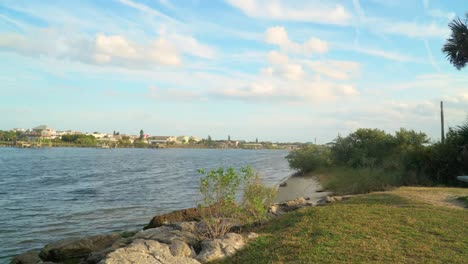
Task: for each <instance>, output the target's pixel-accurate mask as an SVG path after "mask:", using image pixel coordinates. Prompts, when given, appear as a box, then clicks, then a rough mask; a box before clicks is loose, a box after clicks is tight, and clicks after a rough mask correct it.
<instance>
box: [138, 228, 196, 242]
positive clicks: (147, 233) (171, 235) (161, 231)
mask: <svg viewBox="0 0 468 264" xmlns="http://www.w3.org/2000/svg"><path fill="white" fill-rule="evenodd" d="M134 238H135V239H138V238H139V239H146V240H156V241H159V242H162V243H166V244H171V243H172V242H173V241H175V240H180V241H183V242H185V243H187V244H189V245H191V246H197V245H198V244H199V242H200V241H199V239H198V236H197V235H196V234H194V233H192V232H188V231H181V230H177V229H175V228H174V227H172V226H160V227H157V228H151V229H147V230H143V231H140V232H138V233H136V235H135V236H134Z"/></svg>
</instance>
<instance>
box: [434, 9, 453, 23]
mask: <svg viewBox="0 0 468 264" xmlns="http://www.w3.org/2000/svg"><path fill="white" fill-rule="evenodd" d="M427 13H428V14H429V15H430V16H431V17H433V18H438V19H442V20H443V21H449V20H452V19H454V18H455V16H456V14H455V13H454V12H444V11H442V10H440V9H429V10H428V11H427Z"/></svg>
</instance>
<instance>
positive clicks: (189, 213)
mask: <svg viewBox="0 0 468 264" xmlns="http://www.w3.org/2000/svg"><path fill="white" fill-rule="evenodd" d="M200 218H201V215H200V211H199V210H198V209H197V208H188V209H182V210H177V211H173V212H171V213H168V214H163V215H157V216H155V217H153V219H151V221H150V222H149V223H148V224H147V225H146V226H145V227H144V228H143V229H144V230H146V229H149V228H155V227H160V226H162V225H166V224H171V223H176V222H182V221H199V220H200Z"/></svg>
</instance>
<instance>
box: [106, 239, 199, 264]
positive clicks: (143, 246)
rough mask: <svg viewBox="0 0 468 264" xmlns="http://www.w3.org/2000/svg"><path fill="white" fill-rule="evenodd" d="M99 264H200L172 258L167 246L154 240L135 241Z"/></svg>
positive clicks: (184, 258) (190, 259)
mask: <svg viewBox="0 0 468 264" xmlns="http://www.w3.org/2000/svg"><path fill="white" fill-rule="evenodd" d="M99 263H100V264H134V263H138V264H169V263H171V264H200V262H198V261H197V260H195V259H192V258H187V257H174V256H173V255H172V254H171V251H170V249H169V246H168V245H166V244H163V243H159V242H158V241H155V240H143V239H136V240H135V241H133V243H132V244H130V245H129V246H127V247H124V248H119V249H117V250H116V251H114V252H112V253H110V254H108V255H107V258H106V259H104V260H102V261H101V262H99Z"/></svg>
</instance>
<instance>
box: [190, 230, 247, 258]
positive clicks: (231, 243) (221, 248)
mask: <svg viewBox="0 0 468 264" xmlns="http://www.w3.org/2000/svg"><path fill="white" fill-rule="evenodd" d="M244 246H245V241H244V238H243V237H242V236H241V235H239V234H235V233H228V234H226V235H225V236H224V238H220V239H219V238H218V239H207V240H204V241H203V242H202V250H201V252H200V254H198V256H197V259H198V260H199V261H201V262H203V263H204V262H209V261H213V260H217V259H221V258H224V257H226V256H232V255H234V253H236V251H238V250H239V249H241V248H243V247H244Z"/></svg>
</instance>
